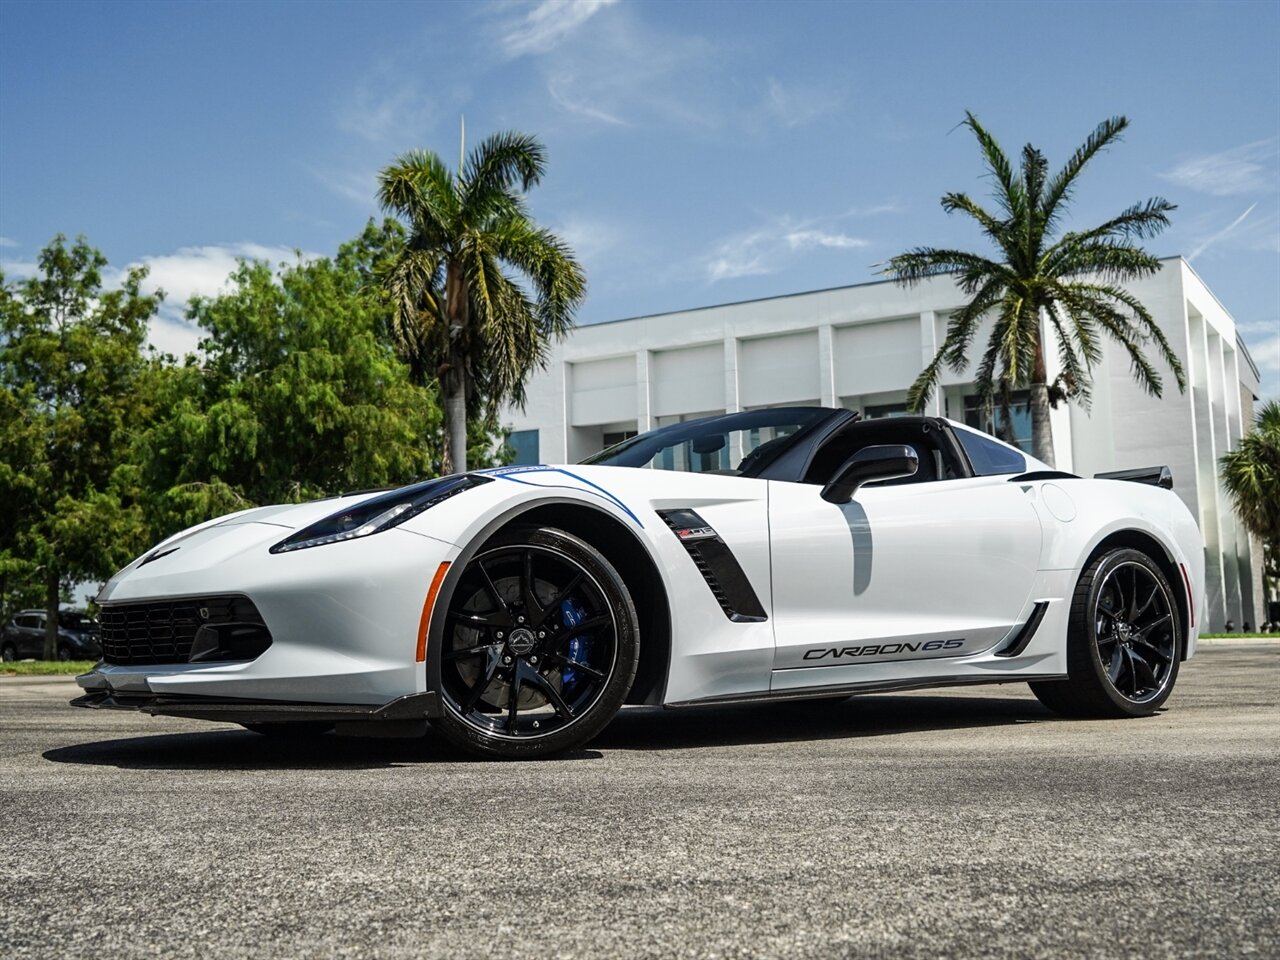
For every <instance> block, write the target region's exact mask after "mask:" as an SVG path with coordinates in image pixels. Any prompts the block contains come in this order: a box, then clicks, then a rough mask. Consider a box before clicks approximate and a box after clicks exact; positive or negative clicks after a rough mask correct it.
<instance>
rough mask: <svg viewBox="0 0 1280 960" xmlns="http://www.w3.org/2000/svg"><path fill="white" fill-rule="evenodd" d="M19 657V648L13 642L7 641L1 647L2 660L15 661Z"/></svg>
mask: <svg viewBox="0 0 1280 960" xmlns="http://www.w3.org/2000/svg"><path fill="white" fill-rule="evenodd" d="M17 659H18V648H17V647H15V646H14V645H13V644H12V643H6V644H5V645H4V646H3V647H0V660H3V661H4V662H5V663H13V662H14V661H15V660H17Z"/></svg>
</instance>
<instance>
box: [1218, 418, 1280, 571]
mask: <svg viewBox="0 0 1280 960" xmlns="http://www.w3.org/2000/svg"><path fill="white" fill-rule="evenodd" d="M1219 470H1220V472H1221V474H1222V482H1223V485H1224V486H1225V487H1226V488H1227V493H1228V494H1230V496H1231V500H1232V502H1233V503H1234V504H1235V508H1236V514H1237V515H1238V516H1239V517H1240V521H1241V522H1242V523H1243V524H1244V525H1245V527H1247V528H1248V530H1249V532H1250V533H1252V534H1253V535H1254V536H1255V537H1257V538H1258V539H1259V540H1261V541H1262V545H1263V551H1264V555H1265V558H1266V568H1267V569H1266V574H1267V576H1268V577H1271V578H1275V577H1280V401H1277V400H1272V401H1270V402H1269V403H1267V404H1264V405H1263V407H1262V409H1261V410H1259V411H1258V413H1257V416H1256V417H1255V418H1254V423H1253V429H1252V430H1251V431H1249V432H1248V433H1247V434H1245V435H1244V437H1242V438H1241V440H1240V446H1239V447H1238V448H1236V449H1235V450H1232V451H1231V452H1229V453H1226V454H1224V455H1223V457H1222V459H1221V460H1220V461H1219Z"/></svg>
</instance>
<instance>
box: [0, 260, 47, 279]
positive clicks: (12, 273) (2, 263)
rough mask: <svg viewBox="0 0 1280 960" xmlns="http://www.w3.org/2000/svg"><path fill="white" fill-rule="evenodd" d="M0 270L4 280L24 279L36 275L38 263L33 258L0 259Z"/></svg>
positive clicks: (38, 268)
mask: <svg viewBox="0 0 1280 960" xmlns="http://www.w3.org/2000/svg"><path fill="white" fill-rule="evenodd" d="M0 270H3V271H4V277H5V279H6V280H26V279H28V278H29V277H34V276H35V275H36V273H37V272H38V271H39V270H40V265H39V264H38V263H36V262H35V261H34V260H0Z"/></svg>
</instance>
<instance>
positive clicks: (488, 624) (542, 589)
mask: <svg viewBox="0 0 1280 960" xmlns="http://www.w3.org/2000/svg"><path fill="white" fill-rule="evenodd" d="M639 634H640V631H639V625H638V621H637V618H636V611H635V607H634V605H633V604H632V601H631V596H630V594H629V593H628V592H627V588H626V584H624V583H623V581H622V578H621V577H620V576H619V575H618V572H617V571H616V570H614V568H613V566H612V565H611V564H610V563H609V561H608V560H606V559H605V557H604V556H603V555H602V554H601V553H600V552H599V551H598V550H596V549H595V548H594V547H592V546H590V545H589V544H587V543H585V542H583V541H582V540H579V539H578V538H577V537H575V536H572V535H571V534H568V533H566V532H564V531H563V530H557V529H554V528H551V527H542V528H523V529H516V530H512V531H509V532H506V533H502V534H499V535H498V537H496V538H495V539H494V540H492V541H490V542H489V543H487V544H486V545H485V546H484V548H483V549H481V551H480V552H479V553H478V554H477V555H476V556H475V557H474V558H472V560H471V561H470V562H469V563H468V564H467V566H466V568H465V569H464V570H463V573H462V577H461V578H460V579H459V580H458V583H457V586H456V588H455V589H454V591H453V597H452V599H451V601H450V604H449V609H448V613H447V622H446V625H445V630H444V635H443V645H442V650H441V654H440V656H441V662H440V686H441V690H440V693H441V701H442V707H443V713H442V716H441V717H439V718H438V719H436V720H434V721H432V722H433V724H434V725H435V726H436V728H437V729H439V730H440V732H441V733H442V734H443V735H444V736H445V737H446V738H447V739H448V740H450V741H451V742H452V743H454V744H455V745H457V746H459V747H462V748H463V749H465V750H469V751H471V752H473V753H478V754H482V755H484V756H490V757H508V758H521V757H524V758H536V757H544V756H549V755H551V754H554V753H558V752H560V751H563V750H567V749H571V748H573V747H577V746H580V745H582V744H583V743H585V742H586V741H588V740H590V739H591V738H592V737H594V736H595V735H596V734H597V733H599V732H600V730H602V729H603V728H604V726H605V725H606V724H607V723H608V722H609V721H610V720H612V719H613V717H614V715H615V714H617V712H618V709H619V708H620V707H621V706H622V702H623V700H624V699H625V697H626V695H627V691H628V690H629V689H630V687H631V682H632V680H634V679H635V673H636V666H637V664H638V662H639V654H640V636H639Z"/></svg>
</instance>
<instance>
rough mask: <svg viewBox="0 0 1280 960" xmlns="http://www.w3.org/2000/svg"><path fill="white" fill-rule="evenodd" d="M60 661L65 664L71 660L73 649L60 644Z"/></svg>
mask: <svg viewBox="0 0 1280 960" xmlns="http://www.w3.org/2000/svg"><path fill="white" fill-rule="evenodd" d="M58 659H59V660H61V661H62V662H63V663H66V662H67V661H68V660H70V659H71V648H70V647H68V646H67V645H66V644H65V643H60V644H58Z"/></svg>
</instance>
